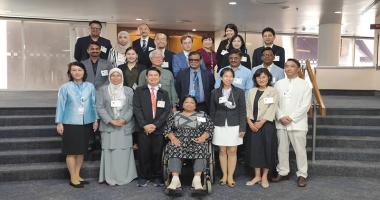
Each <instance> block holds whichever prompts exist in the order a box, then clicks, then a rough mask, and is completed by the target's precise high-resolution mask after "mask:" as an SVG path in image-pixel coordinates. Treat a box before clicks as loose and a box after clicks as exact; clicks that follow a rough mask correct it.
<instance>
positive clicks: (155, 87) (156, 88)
mask: <svg viewBox="0 0 380 200" xmlns="http://www.w3.org/2000/svg"><path fill="white" fill-rule="evenodd" d="M147 86H148V88H149V90H151V89H152V88H154V90H155V91H156V92H157V91H158V89H159V87H158V85H156V86H154V87H153V86H151V85H149V84H147Z"/></svg>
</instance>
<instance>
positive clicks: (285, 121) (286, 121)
mask: <svg viewBox="0 0 380 200" xmlns="http://www.w3.org/2000/svg"><path fill="white" fill-rule="evenodd" d="M292 121H293V120H292V118H290V117H289V116H284V117H281V118H280V122H281V124H282V125H284V126H287V125H289V124H290V123H291V122H292Z"/></svg>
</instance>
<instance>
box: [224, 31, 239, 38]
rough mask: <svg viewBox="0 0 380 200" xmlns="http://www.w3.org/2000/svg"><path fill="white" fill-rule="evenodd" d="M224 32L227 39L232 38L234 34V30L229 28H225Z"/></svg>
mask: <svg viewBox="0 0 380 200" xmlns="http://www.w3.org/2000/svg"><path fill="white" fill-rule="evenodd" d="M225 33H226V37H227V38H228V39H230V38H232V36H234V35H235V34H236V33H235V31H234V30H233V29H231V28H227V29H226V32H225Z"/></svg>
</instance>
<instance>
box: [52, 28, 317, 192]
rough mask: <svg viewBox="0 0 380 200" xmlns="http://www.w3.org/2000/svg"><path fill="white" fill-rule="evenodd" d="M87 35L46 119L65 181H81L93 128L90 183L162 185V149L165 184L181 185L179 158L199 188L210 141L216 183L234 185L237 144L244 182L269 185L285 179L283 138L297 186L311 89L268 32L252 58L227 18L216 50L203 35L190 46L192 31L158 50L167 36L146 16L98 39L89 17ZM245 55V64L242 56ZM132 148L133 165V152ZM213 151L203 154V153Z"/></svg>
mask: <svg viewBox="0 0 380 200" xmlns="http://www.w3.org/2000/svg"><path fill="white" fill-rule="evenodd" d="M89 26H90V35H89V36H87V37H83V38H79V39H78V40H77V43H76V45H75V53H74V54H75V59H76V60H77V61H75V62H71V63H69V65H68V71H67V74H68V77H69V82H67V83H65V84H63V85H62V86H61V87H60V89H59V92H58V100H57V111H56V120H55V121H56V123H57V132H58V133H59V134H60V135H62V139H63V153H64V154H65V155H66V164H67V168H68V170H69V172H70V185H71V186H73V187H76V188H80V187H84V185H85V184H88V181H86V180H84V179H83V178H82V177H81V176H80V169H81V166H82V163H83V158H84V154H85V153H86V152H87V150H88V145H89V138H90V137H92V135H93V134H96V132H98V131H99V132H100V135H101V161H100V173H99V182H106V183H107V184H109V185H123V184H127V183H129V182H131V181H132V180H134V179H135V178H137V177H138V181H137V184H138V186H140V187H145V186H147V185H148V184H149V183H152V184H153V185H154V186H163V178H162V163H161V161H162V154H163V152H165V158H164V159H167V160H168V173H169V174H170V175H171V176H170V177H171V180H170V184H169V185H168V187H167V189H169V190H176V189H178V188H180V187H181V182H180V178H179V175H180V174H181V169H182V162H183V160H184V159H191V160H194V162H193V171H194V177H193V181H192V186H193V187H194V189H195V190H202V189H203V186H202V182H201V175H202V173H203V172H204V169H205V168H206V165H207V159H209V155H210V153H209V152H208V150H209V149H208V145H209V143H212V144H213V145H215V146H218V151H219V156H218V158H219V165H220V169H221V175H222V176H221V178H220V181H219V183H220V184H221V185H227V186H229V187H235V186H236V183H235V180H234V172H235V168H236V164H237V150H238V146H239V145H242V144H244V151H245V153H244V156H245V160H246V163H247V164H248V165H249V167H251V168H252V169H253V172H254V174H255V175H254V177H252V178H251V179H250V180H249V181H247V182H246V185H248V186H251V185H255V184H261V186H262V187H263V188H268V187H269V181H270V178H269V175H268V174H271V172H273V171H277V173H276V175H274V176H273V177H272V178H271V181H273V182H278V181H282V180H286V179H288V178H289V175H288V174H289V172H290V169H289V143H291V144H292V146H293V148H294V151H295V153H296V160H297V168H298V171H297V177H298V180H297V184H298V186H300V187H304V186H306V178H307V167H308V165H307V156H306V133H307V130H308V129H307V111H308V109H309V107H310V103H311V88H310V87H309V85H308V84H307V82H306V81H305V80H303V79H301V78H299V76H298V73H299V70H300V63H299V62H298V61H297V60H296V59H288V60H287V61H286V63H285V52H284V49H283V48H282V47H279V46H276V45H274V44H273V41H274V39H275V32H274V30H273V29H272V28H265V29H264V30H263V32H262V37H263V41H264V46H263V47H260V48H257V49H255V51H254V53H253V56H252V61H251V59H250V57H249V55H248V54H247V49H246V47H245V43H244V39H243V37H241V36H240V35H239V34H238V30H237V27H236V25H234V24H227V25H226V27H225V36H226V39H225V40H223V41H222V42H221V43H220V45H219V47H218V50H217V52H214V51H213V41H214V40H213V38H212V37H209V36H206V37H203V38H202V42H203V47H202V48H201V49H199V50H197V51H192V42H193V38H192V37H191V36H190V35H184V36H182V37H181V45H182V48H183V51H182V52H180V53H177V54H174V53H172V52H170V51H169V50H167V49H166V46H167V36H166V35H165V34H164V33H156V34H155V38H154V39H152V38H150V37H149V34H150V29H149V27H148V25H147V24H141V25H139V27H138V30H139V33H140V35H141V37H140V38H139V39H137V40H135V41H133V42H132V45H131V44H130V41H129V35H128V32H126V31H121V32H119V33H118V44H117V45H116V46H115V47H112V46H111V43H110V41H109V40H107V39H105V38H103V37H100V33H101V28H102V24H101V23H100V22H98V21H91V22H90V23H89ZM251 63H252V64H251ZM135 148H136V149H137V152H138V154H137V155H138V162H139V163H138V170H137V169H136V165H135V158H134V154H133V150H134V149H135ZM212 153H213V152H212Z"/></svg>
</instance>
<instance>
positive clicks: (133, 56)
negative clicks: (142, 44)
mask: <svg viewBox="0 0 380 200" xmlns="http://www.w3.org/2000/svg"><path fill="white" fill-rule="evenodd" d="M126 57H127V61H128V62H129V63H135V62H137V53H136V51H135V50H134V49H130V50H128V51H127V53H126Z"/></svg>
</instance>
